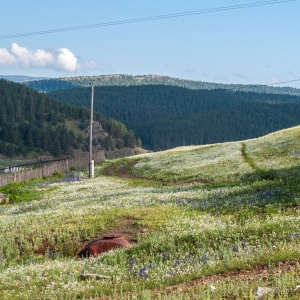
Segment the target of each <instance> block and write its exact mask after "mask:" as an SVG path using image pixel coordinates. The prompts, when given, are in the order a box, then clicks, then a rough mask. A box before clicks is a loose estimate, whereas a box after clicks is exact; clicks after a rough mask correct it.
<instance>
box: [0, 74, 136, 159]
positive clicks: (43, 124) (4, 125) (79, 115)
mask: <svg viewBox="0 0 300 300" xmlns="http://www.w3.org/2000/svg"><path fill="white" fill-rule="evenodd" d="M85 101H87V102H90V97H87V98H86V99H85ZM94 118H95V123H94V131H95V135H94V146H95V148H98V149H100V148H102V149H107V150H109V149H114V148H115V147H117V148H123V147H130V148H132V147H135V146H136V144H137V140H136V138H135V136H134V133H133V132H132V131H128V130H127V128H126V126H125V125H124V124H122V123H120V122H118V121H115V120H114V119H112V118H110V119H106V118H104V117H103V115H101V114H99V113H96V114H95V117H94ZM89 119H90V112H89V110H88V109H87V108H84V107H76V106H72V105H69V104H66V103H63V102H60V101H57V100H55V99H53V98H51V97H49V96H48V95H46V94H44V93H39V92H37V91H35V90H32V89H30V88H28V87H26V86H24V85H22V84H18V83H13V82H9V81H6V80H1V79H0V154H2V155H5V156H10V157H14V156H26V155H28V154H46V155H53V156H61V155H67V154H72V152H73V150H76V149H81V150H83V151H86V150H88V139H87V138H88V128H89Z"/></svg>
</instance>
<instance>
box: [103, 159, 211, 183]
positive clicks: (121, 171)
mask: <svg viewBox="0 0 300 300" xmlns="http://www.w3.org/2000/svg"><path fill="white" fill-rule="evenodd" d="M137 162H138V160H133V161H131V162H130V163H126V162H125V161H120V162H118V163H117V164H115V165H113V166H111V167H108V168H107V169H105V170H104V171H103V172H102V174H103V175H105V176H118V177H121V178H128V179H138V180H143V181H145V182H149V183H162V184H167V185H185V184H191V183H195V184H209V183H208V182H204V181H200V180H198V181H195V180H181V181H176V182H170V181H164V180H154V179H148V178H145V177H141V176H136V175H134V174H132V173H130V168H131V167H133V166H134V165H135V164H136V163H137Z"/></svg>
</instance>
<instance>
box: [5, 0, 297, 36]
mask: <svg viewBox="0 0 300 300" xmlns="http://www.w3.org/2000/svg"><path fill="white" fill-rule="evenodd" d="M294 1H296V0H267V1H259V2H249V3H244V4H237V5H230V6H222V7H216V8H209V9H200V10H193V11H186V12H179V13H173V14H165V15H157V16H150V17H143V18H134V19H128V20H120V21H112V22H103V23H98V24H88V25H81V26H73V27H65V28H56V29H48V30H40V31H32V32H25V33H16V34H9V35H2V36H0V39H1V40H4V39H11V38H18V37H26V36H34V35H45V34H50V33H60V32H67V31H76V30H84V29H91V28H101V27H108V26H116V25H124V24H131V23H140V22H149V21H156V20H163V19H171V18H179V17H186V16H192V15H200V14H208V13H215V12H221V11H229V10H237V9H244V8H251V7H257V6H266V5H274V4H279V3H286V2H294Z"/></svg>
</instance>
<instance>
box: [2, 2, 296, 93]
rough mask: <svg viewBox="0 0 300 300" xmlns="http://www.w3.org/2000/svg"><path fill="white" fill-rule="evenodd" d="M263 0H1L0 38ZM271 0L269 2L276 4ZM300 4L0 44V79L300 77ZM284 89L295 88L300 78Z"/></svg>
mask: <svg viewBox="0 0 300 300" xmlns="http://www.w3.org/2000/svg"><path fill="white" fill-rule="evenodd" d="M262 1H263V0H239V1H238V0H223V1H221V0H202V1H200V0H198V1H195V0H185V1H183V0H180V1H179V0H172V1H171V0H152V1H149V0H148V1H146V0H139V1H138V0H126V1H124V0H123V1H121V0H110V1H104V0H86V1H74V0H72V1H71V0H59V1H58V0H51V1H46V0H40V1H37V0H35V1H34V0H26V1H24V0H10V1H6V0H0V7H1V18H0V28H1V30H0V36H1V37H3V36H7V35H12V34H18V33H27V32H36V31H43V30H49V29H56V28H67V27H74V26H83V25H89V24H99V23H104V22H113V21H122V20H129V19H136V18H143V17H150V16H158V15H165V14H173V13H179V12H188V11H195V10H205V9H212V8H221V7H227V6H236V5H244V4H247V3H258V2H262ZM273 2H274V1H273ZM299 11H300V0H295V1H290V2H282V3H276V4H272V5H271V4H270V5H265V6H257V7H251V8H243V9H235V10H227V11H219V12H214V13H206V14H198V15H192V16H186V17H180V18H169V19H162V20H156V21H148V22H140V23H131V24H123V25H116V26H107V27H100V28H91V29H86V30H76V31H68V32H61V33H53V34H44V35H31V36H23V37H15V38H5V39H0V75H27V76H43V77H65V76H79V75H103V74H130V75H146V74H158V75H166V76H172V77H177V78H183V79H192V80H200V81H208V82H220V83H241V84H271V83H276V82H282V81H292V80H296V79H300V59H299V52H300V51H299V50H300V39H299V28H300V18H299ZM284 85H285V86H293V87H297V88H300V81H298V82H297V81H296V82H293V83H286V84H284Z"/></svg>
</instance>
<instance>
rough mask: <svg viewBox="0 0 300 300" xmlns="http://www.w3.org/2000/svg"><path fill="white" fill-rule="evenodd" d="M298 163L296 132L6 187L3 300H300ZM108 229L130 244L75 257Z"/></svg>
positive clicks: (0, 222) (1, 224) (0, 267)
mask: <svg viewBox="0 0 300 300" xmlns="http://www.w3.org/2000/svg"><path fill="white" fill-rule="evenodd" d="M299 159H300V126H299V127H294V128H290V129H287V130H283V131H279V132H276V133H273V134H270V135H267V136H264V137H261V138H258V139H252V140H246V141H240V142H231V143H222V144H214V145H205V146H189V147H179V148H175V149H172V150H168V151H163V152H157V153H147V154H142V155H138V156H134V157H129V158H124V159H117V160H109V161H106V162H105V163H103V164H101V165H98V166H96V167H95V178H94V179H88V172H87V170H81V171H76V172H75V173H72V174H67V175H66V176H65V177H64V176H61V174H57V175H60V176H56V177H53V178H47V179H43V180H33V181H30V182H27V183H22V184H21V183H13V184H10V185H8V186H5V187H1V188H0V191H1V192H3V193H6V194H9V195H10V197H11V199H13V200H12V201H11V203H10V204H1V205H0V228H1V233H0V295H1V299H256V298H255V294H254V293H253V290H255V288H257V287H266V288H269V289H270V292H269V293H268V295H267V297H268V299H273V298H277V299H299V297H300V288H298V289H297V286H299V285H300V247H299V246H300V185H299V178H300V168H299ZM132 160H137V162H136V163H135V164H134V165H133V166H132V167H131V168H130V169H129V170H128V173H129V174H131V175H134V176H135V177H134V178H132V179H130V178H119V177H118V176H104V175H102V173H103V171H104V170H105V169H106V168H109V167H111V166H113V165H118V163H120V162H123V163H124V164H130V163H131V162H132ZM106 232H121V233H123V234H124V236H125V237H126V238H127V239H128V240H129V241H130V242H131V243H132V247H130V248H127V249H122V250H116V251H110V252H107V253H105V254H102V255H101V256H98V257H91V258H79V257H77V253H78V251H79V250H80V249H82V247H83V246H84V245H86V244H87V243H88V242H89V241H92V240H94V239H96V238H97V237H100V236H101V234H103V233H106ZM89 273H92V274H98V275H101V276H102V277H101V278H100V279H98V280H96V279H88V280H83V279H81V275H82V274H89Z"/></svg>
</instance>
